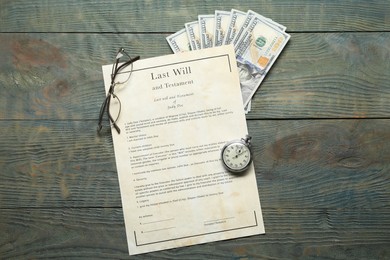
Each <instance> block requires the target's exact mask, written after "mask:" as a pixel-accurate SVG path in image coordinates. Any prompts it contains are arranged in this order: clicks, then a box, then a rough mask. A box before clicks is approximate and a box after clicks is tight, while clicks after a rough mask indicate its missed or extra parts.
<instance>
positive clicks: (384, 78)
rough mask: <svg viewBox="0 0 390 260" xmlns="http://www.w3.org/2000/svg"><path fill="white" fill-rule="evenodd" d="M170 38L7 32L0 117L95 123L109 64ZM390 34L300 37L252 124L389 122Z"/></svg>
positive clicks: (159, 48)
mask: <svg viewBox="0 0 390 260" xmlns="http://www.w3.org/2000/svg"><path fill="white" fill-rule="evenodd" d="M165 36H166V35H163V34H158V35H154V34H152V35H151V34H146V35H144V34H121V35H111V34H109V35H106V34H0V40H1V42H2V45H1V46H0V56H1V57H3V58H2V59H1V61H0V89H1V92H2V95H0V119H64V120H65V119H77V120H81V119H95V118H96V117H97V113H98V111H99V108H100V104H101V102H102V101H103V99H104V87H103V78H102V72H101V66H102V65H103V64H109V63H112V61H111V60H112V57H113V56H114V54H115V51H116V50H117V48H118V46H125V47H128V50H129V52H130V53H133V54H139V55H141V57H142V58H149V57H154V56H158V55H167V54H170V53H171V51H170V49H169V47H168V45H167V43H166V41H165ZM389 41H390V33H338V34H335V33H319V34H309V33H303V34H302V33H299V34H293V35H292V39H291V42H289V44H288V46H287V47H286V49H285V50H284V52H283V53H282V55H281V56H280V57H279V59H278V61H277V62H276V64H274V66H273V68H272V69H271V71H270V73H269V74H268V75H267V77H266V79H265V81H264V82H263V83H262V85H261V87H260V89H259V91H258V92H257V93H256V94H255V96H254V99H253V102H252V112H251V113H250V114H248V116H247V118H249V119H264V118H266V119H272V118H372V117H374V118H388V117H389V115H390V102H388V101H389V100H390V85H389V84H388V82H390V63H389V62H388V61H389V59H390V47H389V45H388V44H387V45H386V42H389Z"/></svg>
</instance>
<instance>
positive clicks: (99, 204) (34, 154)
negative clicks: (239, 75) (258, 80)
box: [0, 0, 390, 260]
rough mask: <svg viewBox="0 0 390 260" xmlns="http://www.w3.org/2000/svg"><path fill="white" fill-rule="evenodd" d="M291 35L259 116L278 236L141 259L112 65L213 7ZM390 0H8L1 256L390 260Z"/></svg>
mask: <svg viewBox="0 0 390 260" xmlns="http://www.w3.org/2000/svg"><path fill="white" fill-rule="evenodd" d="M231 8H236V9H239V10H244V11H246V10H248V9H252V10H254V11H257V12H259V13H260V14H262V15H264V16H267V17H270V18H272V19H274V20H275V21H277V22H279V23H281V24H284V25H285V26H287V31H288V32H289V33H291V35H292V38H291V40H290V42H289V43H288V45H287V47H286V48H285V50H284V51H283V53H282V55H281V56H280V57H279V58H278V61H277V62H276V63H275V64H274V66H273V68H272V69H271V71H270V73H269V74H268V75H267V77H266V79H265V81H264V82H263V83H262V85H261V88H260V90H259V91H258V92H257V93H256V94H255V96H254V99H253V102H252V111H251V113H250V114H248V115H247V119H248V120H247V123H248V128H249V134H251V135H252V137H253V146H254V156H255V158H254V163H255V168H256V178H257V184H258V187H259V195H260V199H261V203H262V209H263V217H264V222H265V228H266V234H265V235H261V236H251V237H246V238H239V239H232V240H227V241H220V242H214V243H208V244H204V245H196V246H191V247H185V248H178V249H172V250H165V251H161V252H154V253H149V254H144V255H140V256H136V257H129V256H128V251H127V245H126V236H125V228H124V223H123V214H122V208H121V198H120V191H119V185H118V178H117V173H116V166H115V157H114V151H113V143H112V138H111V135H110V132H109V130H107V131H106V132H105V133H104V135H102V136H98V135H97V134H96V124H97V113H98V111H99V108H100V104H101V102H102V101H103V99H104V87H103V79H102V72H101V65H103V64H109V63H112V58H113V56H114V55H115V52H116V50H117V49H118V47H121V46H123V47H125V48H127V50H128V51H129V52H130V53H131V54H133V55H141V58H143V59H145V58H149V57H155V56H160V55H166V54H170V53H171V50H170V48H169V46H168V44H167V43H166V41H165V37H166V36H168V35H169V34H171V33H173V32H176V31H178V30H180V29H181V28H183V24H184V23H185V22H189V21H192V20H195V19H197V15H199V14H210V13H213V12H214V10H216V9H219V10H230V9H231ZM389 14H390V1H381V0H373V1H364V0H352V1H336V0H316V1H314V0H298V1H291V0H280V1H268V0H244V1H233V0H229V1H222V0H216V1H211V0H205V1H192V0H185V1H178V0H167V1H158V0H149V1H130V0H118V1H115V2H113V1H92V0H85V1H76V0H68V1H59V0H52V1H46V0H37V1H23V0H12V1H10V0H3V1H0V43H1V44H0V57H1V59H0V94H1V95H0V147H1V148H0V234H1V235H0V259H42V258H47V259H53V258H61V259H80V258H85V259H148V260H149V259H234V260H236V259H375V260H377V259H390V249H389V248H390V235H389V234H390V221H389V220H390V211H389V209H390V131H389V129H390V102H389V100H390V85H389V82H390V62H389V60H390V46H389V42H390V16H389Z"/></svg>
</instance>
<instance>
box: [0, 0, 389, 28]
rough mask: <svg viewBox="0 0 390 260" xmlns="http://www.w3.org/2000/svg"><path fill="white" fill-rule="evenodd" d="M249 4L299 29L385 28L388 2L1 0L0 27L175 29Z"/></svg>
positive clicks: (250, 6)
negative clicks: (206, 16) (200, 16)
mask: <svg viewBox="0 0 390 260" xmlns="http://www.w3.org/2000/svg"><path fill="white" fill-rule="evenodd" d="M231 8H236V9H239V10H243V11H246V10H248V9H252V10H254V11H256V12H259V13H260V14H262V15H264V16H267V17H269V18H271V19H273V20H275V21H277V22H279V23H281V24H284V25H285V26H287V28H288V30H289V31H291V32H298V31H304V32H308V31H313V32H319V31H389V29H390V23H389V13H390V2H389V1H381V0H373V1H364V0H355V1H336V0H332V1H330V0H320V1H311V0H300V1H290V0H282V1H266V0H246V1H239V2H238V1H233V0H230V1H223V0H213V1H210V0H209V1H191V0H187V1H178V0H169V1H163V2H162V1H157V0H152V1H127V0H120V1H115V3H113V2H111V1H93V0H87V1H77V0H68V1H60V0H55V1H50V3H48V2H47V1H44V0H39V1H33V2H28V1H22V0H13V1H1V3H0V10H1V12H0V32H99V33H102V32H109V33H115V32H136V33H140V32H147V33H149V32H175V31H178V30H180V29H181V28H182V27H184V23H185V22H190V21H192V20H196V19H197V16H198V15H199V14H212V13H214V10H216V9H218V10H230V9H231Z"/></svg>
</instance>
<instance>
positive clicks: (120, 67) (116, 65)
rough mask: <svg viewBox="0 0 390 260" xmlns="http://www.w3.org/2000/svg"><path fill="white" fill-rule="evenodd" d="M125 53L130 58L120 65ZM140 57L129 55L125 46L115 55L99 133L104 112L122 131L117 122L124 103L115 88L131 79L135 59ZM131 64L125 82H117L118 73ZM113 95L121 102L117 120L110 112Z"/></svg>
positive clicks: (118, 130) (117, 129) (101, 123)
mask: <svg viewBox="0 0 390 260" xmlns="http://www.w3.org/2000/svg"><path fill="white" fill-rule="evenodd" d="M123 55H126V56H127V57H128V58H129V60H128V61H126V62H124V63H122V64H121V65H119V63H120V59H121V58H122V57H123ZM139 59H140V56H136V57H134V58H131V57H130V55H128V54H127V53H126V51H125V49H124V48H120V49H119V51H118V52H117V55H116V57H115V62H114V63H113V64H112V70H111V83H110V88H109V90H108V93H107V96H106V98H105V100H104V102H103V104H102V105H101V107H100V113H99V123H98V128H97V131H98V133H100V131H101V130H102V128H103V117H104V112H106V113H107V116H108V118H109V120H110V125H111V126H113V127H114V128H115V130H116V131H117V132H118V134H120V133H121V130H120V128H119V126H118V125H117V123H116V122H117V121H118V118H119V115H120V113H121V107H122V105H121V101H120V99H119V98H118V96H117V95H116V94H115V93H114V90H115V86H116V85H118V84H123V83H126V82H127V81H128V80H129V79H130V76H131V73H132V72H133V63H134V62H135V61H137V60H139ZM129 65H131V69H130V71H129V72H128V73H129V76H128V78H127V79H126V80H125V81H124V82H115V79H116V78H117V76H118V74H120V71H121V70H123V69H125V68H126V67H127V66H129ZM111 97H113V98H116V99H117V100H118V102H119V112H118V116H117V118H116V119H115V120H114V118H113V117H112V115H111V113H110V103H111Z"/></svg>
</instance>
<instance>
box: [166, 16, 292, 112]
mask: <svg viewBox="0 0 390 260" xmlns="http://www.w3.org/2000/svg"><path fill="white" fill-rule="evenodd" d="M184 26H185V28H183V29H181V30H180V31H178V32H176V33H174V34H172V35H170V36H168V37H167V38H166V39H167V41H168V44H169V46H170V47H171V49H172V51H173V52H174V53H177V52H184V51H193V50H199V49H204V48H212V47H216V46H221V45H226V44H233V46H234V50H235V52H236V58H237V67H238V70H239V75H240V84H241V93H242V98H243V102H244V106H245V111H246V112H249V111H250V103H251V102H250V101H251V98H252V96H253V95H254V93H255V92H256V90H257V89H258V87H259V86H260V84H261V82H262V81H263V79H264V77H265V75H266V74H267V72H268V71H269V70H270V68H271V66H272V64H273V63H274V62H275V60H276V59H277V57H278V56H279V54H280V53H281V52H282V50H283V48H284V46H285V45H286V43H287V42H288V40H289V39H290V35H289V34H287V33H286V32H285V31H286V27H285V26H283V25H281V24H279V23H277V22H275V21H273V20H271V19H269V18H266V17H264V16H262V15H260V14H258V13H256V12H254V11H252V10H249V11H248V12H242V11H239V10H236V9H232V10H231V11H219V10H216V11H215V13H214V14H211V15H199V16H198V20H197V21H193V22H189V23H185V24H184Z"/></svg>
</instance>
